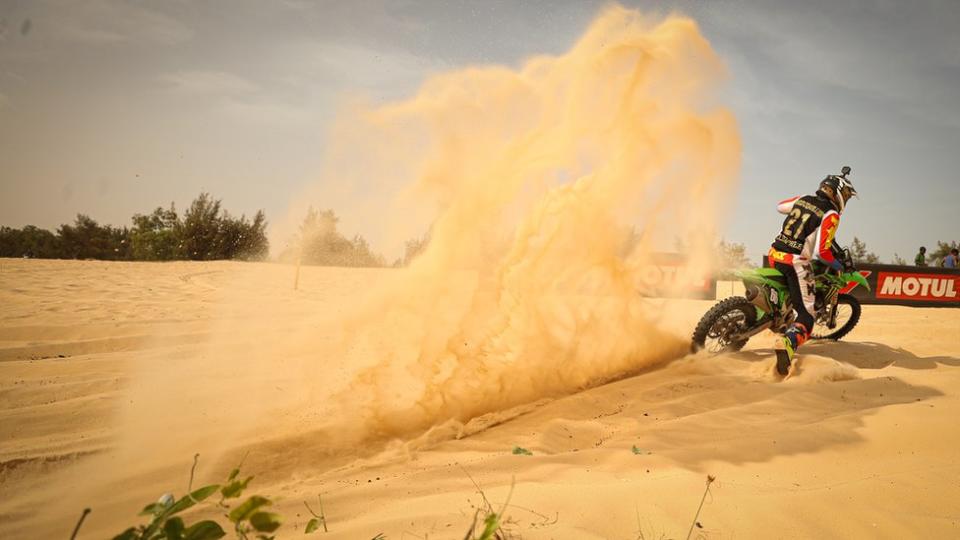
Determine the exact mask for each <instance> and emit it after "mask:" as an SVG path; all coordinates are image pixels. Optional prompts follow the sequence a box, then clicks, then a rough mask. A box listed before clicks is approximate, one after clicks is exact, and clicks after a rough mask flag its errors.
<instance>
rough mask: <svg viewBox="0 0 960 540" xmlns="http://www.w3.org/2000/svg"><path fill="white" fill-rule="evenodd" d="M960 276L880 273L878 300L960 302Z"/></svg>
mask: <svg viewBox="0 0 960 540" xmlns="http://www.w3.org/2000/svg"><path fill="white" fill-rule="evenodd" d="M958 291H960V276H951V275H945V274H908V273H901V272H880V274H879V275H878V276H877V298H896V299H901V300H932V301H936V302H956V301H958V300H960V294H958Z"/></svg>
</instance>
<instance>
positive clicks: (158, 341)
mask: <svg viewBox="0 0 960 540" xmlns="http://www.w3.org/2000/svg"><path fill="white" fill-rule="evenodd" d="M395 272H396V271H392V270H351V269H338V268H305V269H304V273H303V275H302V276H301V282H300V290H298V291H293V290H292V279H293V276H292V269H291V268H290V267H287V266H282V265H270V264H240V263H226V262H218V263H167V264H128V263H101V262H73V261H21V260H3V261H0V306H2V310H0V403H2V408H0V440H2V441H3V442H2V446H0V537H3V538H14V539H16V538H65V537H67V536H69V532H70V530H71V529H72V526H73V524H74V522H75V520H76V518H77V517H78V516H79V513H80V511H81V509H82V508H84V507H85V506H90V507H92V508H93V513H92V514H91V515H90V516H89V518H88V520H87V523H86V524H85V526H84V528H83V530H82V532H81V535H80V538H102V537H105V536H110V535H111V534H112V533H117V532H119V531H120V530H122V529H123V528H124V527H125V526H127V525H130V524H134V523H136V522H137V518H136V512H137V511H138V510H139V509H140V508H141V507H142V506H143V505H144V504H145V503H147V502H149V501H152V500H154V499H156V497H157V496H159V495H160V494H161V493H163V492H166V491H174V492H176V493H183V491H184V490H185V488H186V483H187V478H188V476H189V470H190V465H191V462H192V456H193V453H194V452H199V453H200V454H201V462H200V467H199V472H198V482H208V481H209V482H214V481H218V480H220V479H221V478H222V477H223V475H224V474H225V473H226V471H227V470H228V469H229V468H231V467H232V466H233V465H235V464H236V462H237V461H238V460H239V459H240V458H241V457H242V456H243V455H244V454H247V453H248V452H249V456H248V458H247V460H246V462H245V463H244V469H245V470H246V471H248V472H249V473H250V474H254V475H256V478H255V480H254V482H253V483H252V485H251V488H252V490H253V491H255V492H258V493H263V494H266V495H269V496H272V497H274V498H275V499H276V500H277V501H278V506H277V511H279V512H280V513H281V514H283V515H284V516H285V517H286V524H285V525H284V527H283V528H282V529H280V538H291V537H297V536H299V535H301V534H302V529H303V526H304V525H305V523H306V521H307V519H308V517H309V516H308V515H307V513H306V511H305V509H304V507H303V504H302V501H304V500H309V501H314V500H315V499H316V496H317V494H323V498H324V507H325V510H326V514H327V517H328V520H329V526H330V533H327V534H324V536H325V537H330V538H372V537H373V536H375V535H376V534H377V533H381V532H382V533H384V534H385V535H386V536H387V537H388V538H462V536H463V534H464V532H465V531H466V529H467V527H468V526H469V524H470V522H471V520H472V518H473V515H474V511H475V509H476V508H478V507H480V506H481V505H482V503H483V499H482V497H481V495H480V494H479V493H478V491H477V488H476V487H475V485H474V482H476V484H477V485H479V486H480V487H482V489H483V492H484V494H485V495H486V497H487V498H488V499H489V501H490V502H491V503H492V504H494V505H500V504H502V503H503V502H505V500H506V499H507V496H508V492H510V486H511V484H512V485H513V488H512V495H511V496H510V499H509V502H510V504H509V506H508V507H507V509H506V514H507V516H508V518H509V521H508V526H507V527H506V529H507V530H508V531H510V532H512V533H513V534H516V535H518V536H522V537H523V538H637V537H638V535H639V534H640V533H641V532H642V534H643V535H644V537H645V538H659V537H660V536H661V534H662V535H665V536H666V537H673V538H683V537H685V536H686V533H687V529H688V528H689V527H690V524H691V519H692V517H693V515H694V513H695V511H696V508H697V505H698V504H699V501H700V497H701V496H702V494H703V490H704V487H705V479H706V476H707V475H708V474H709V475H713V476H715V477H716V478H717V480H716V482H715V483H714V484H713V486H712V487H711V490H710V495H709V496H708V497H707V499H706V502H705V504H704V507H703V510H702V512H701V514H700V518H699V522H700V525H701V527H697V528H696V529H695V537H696V535H699V537H706V538H733V537H737V538H906V537H915V538H950V537H956V536H957V534H960V515H958V512H957V508H958V507H960V504H958V503H960V485H958V484H957V481H956V479H957V478H958V473H960V465H958V464H957V462H956V457H957V455H958V454H957V450H956V449H957V447H958V445H960V435H958V432H957V430H956V429H954V427H955V425H956V418H957V415H958V413H960V401H958V395H960V394H958V392H957V390H956V388H957V387H958V384H957V383H958V382H960V381H958V379H960V370H958V369H957V368H958V366H960V347H958V346H957V344H956V339H957V336H958V335H960V313H958V312H957V311H955V310H948V309H943V310H936V309H910V308H900V307H881V306H868V307H865V308H864V316H863V319H862V321H861V324H860V326H859V327H858V328H857V329H856V331H855V332H854V333H853V334H852V335H851V336H850V338H849V341H845V342H841V343H813V344H810V345H809V346H807V347H805V348H804V350H803V353H804V354H803V360H802V362H801V364H800V366H799V369H798V370H797V372H796V373H795V374H794V376H792V377H791V378H789V379H787V380H786V381H782V382H781V381H779V380H778V379H777V378H776V377H775V376H774V374H773V366H772V359H771V358H772V356H771V352H770V350H769V348H768V347H769V343H770V339H768V337H766V336H760V337H759V338H757V339H755V340H753V341H752V342H751V343H750V344H749V346H748V347H747V349H746V350H745V351H743V352H740V353H737V354H730V355H724V356H721V357H713V358H710V357H706V356H700V355H696V356H685V357H678V358H674V359H673V360H670V361H666V362H664V363H661V364H659V365H656V366H652V367H645V368H642V369H640V370H639V372H638V373H635V374H633V375H632V376H628V377H626V378H623V379H620V380H616V381H614V382H609V383H608V384H603V385H601V386H597V387H592V388H583V389H582V390H581V391H577V392H574V393H572V394H569V395H543V396H540V398H539V399H536V400H534V401H533V402H532V403H529V404H526V405H521V406H519V407H514V408H511V409H507V410H497V411H492V412H489V413H487V414H484V415H481V416H480V417H478V418H474V419H473V420H471V421H469V422H466V423H463V422H460V421H457V420H450V421H447V422H445V423H441V424H439V425H436V426H434V427H433V428H432V429H430V430H429V431H428V432H426V433H419V434H417V433H412V434H409V436H404V437H402V438H397V439H393V438H390V437H387V436H378V434H377V433H374V432H370V431H363V429H362V427H361V424H360V423H358V422H359V421H358V418H360V417H362V416H364V415H363V414H361V413H360V411H354V413H355V415H354V416H351V414H350V411H349V409H346V408H344V405H343V403H340V404H337V405H336V407H334V405H335V403H334V402H333V401H332V400H334V396H337V395H342V394H343V392H344V391H346V390H349V389H350V388H356V387H354V386H351V384H352V383H351V381H352V380H353V377H355V376H356V374H357V373H358V372H360V371H362V370H363V368H364V367H366V366H369V365H375V364H376V359H375V358H374V359H372V358H367V357H365V351H366V350H370V351H375V350H379V349H378V348H377V347H378V345H377V344H376V343H375V341H376V336H372V337H368V338H367V339H368V340H369V341H367V342H366V343H365V342H363V341H358V342H351V343H350V344H346V345H345V344H344V340H343V333H344V326H343V324H342V320H343V317H344V315H345V314H347V313H349V312H351V310H353V309H354V308H355V307H356V305H357V304H358V303H362V302H361V301H360V299H362V298H363V293H364V292H365V291H367V290H368V289H370V288H371V286H372V285H373V284H375V283H378V282H382V281H384V280H389V279H391V276H392V275H393V274H394V273H395ZM709 304H710V303H709V302H704V301H672V302H666V301H661V300H656V301H651V302H650V306H649V307H650V309H656V310H659V311H661V312H664V313H665V312H671V313H673V314H674V315H675V316H672V317H670V318H664V324H665V325H666V326H667V327H668V328H666V330H665V331H668V332H671V333H674V334H676V335H678V336H683V335H686V334H687V333H688V332H689V329H690V328H691V327H692V325H693V324H694V322H695V321H696V319H697V318H698V317H699V315H700V314H701V313H702V312H703V311H704V310H705V309H707V307H708V306H709ZM344 347H348V348H349V354H348V355H347V357H345V358H347V359H349V361H347V360H344V359H343V358H337V357H335V356H332V355H330V356H328V355H327V353H332V352H333V351H343V350H344ZM334 414H335V415H338V416H332V415H334ZM518 446H519V447H522V448H525V449H527V450H529V451H530V452H531V453H532V455H515V454H513V453H512V450H513V449H514V448H515V447H518ZM634 449H636V450H634ZM253 491H251V492H253ZM215 514H216V512H215V510H213V509H211V508H206V509H201V510H199V511H196V512H195V513H194V514H193V517H199V516H201V515H215ZM316 534H323V533H316Z"/></svg>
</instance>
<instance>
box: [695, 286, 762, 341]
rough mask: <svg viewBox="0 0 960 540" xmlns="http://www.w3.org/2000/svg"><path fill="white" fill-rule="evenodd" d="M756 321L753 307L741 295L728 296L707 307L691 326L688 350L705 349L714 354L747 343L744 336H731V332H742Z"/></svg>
mask: <svg viewBox="0 0 960 540" xmlns="http://www.w3.org/2000/svg"><path fill="white" fill-rule="evenodd" d="M756 322H757V308H756V306H754V305H753V304H752V303H750V301H749V300H747V299H746V298H744V297H742V296H731V297H730V298H725V299H724V300H721V301H720V302H719V303H717V305H715V306H713V307H712V308H710V310H709V311H707V312H706V313H705V314H704V315H703V317H702V318H701V319H700V322H699V323H697V327H696V328H695V329H694V330H693V342H692V344H691V350H692V351H693V352H697V351H699V350H701V349H706V350H707V351H708V352H710V353H713V354H717V353H721V352H735V351H739V350H740V349H742V348H743V346H744V345H746V344H747V340H746V339H744V340H737V341H734V340H731V339H730V335H731V334H737V333H741V332H744V331H746V330H748V329H750V327H752V326H753V325H754V324H756Z"/></svg>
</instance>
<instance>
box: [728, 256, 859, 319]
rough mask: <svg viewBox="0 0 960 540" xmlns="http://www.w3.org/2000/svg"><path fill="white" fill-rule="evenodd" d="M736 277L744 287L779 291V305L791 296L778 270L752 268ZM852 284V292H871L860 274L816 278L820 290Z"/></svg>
mask: <svg viewBox="0 0 960 540" xmlns="http://www.w3.org/2000/svg"><path fill="white" fill-rule="evenodd" d="M734 275H735V276H737V277H738V278H740V279H741V280H742V281H743V283H744V285H749V284H754V285H765V286H767V287H770V288H771V289H773V290H775V291H777V296H778V299H779V302H778V303H779V305H781V306H782V305H785V301H786V298H787V296H788V295H789V294H790V291H789V289H788V287H787V280H786V277H785V276H784V275H783V273H782V272H780V271H779V270H777V269H776V268H751V269H744V270H737V271H735V272H734ZM851 284H853V286H852V287H850V290H853V289H854V288H856V287H857V286H863V288H865V289H867V290H868V291H869V290H870V284H869V283H867V278H865V277H863V275H862V274H861V273H860V272H844V273H842V274H840V275H836V274H833V273H830V272H821V273H818V274H817V276H816V287H817V289H818V290H823V289H827V288H829V287H831V286H834V287H836V288H837V289H843V288H846V287H847V286H849V285H851ZM847 292H849V291H847ZM757 315H758V317H759V316H762V315H763V310H761V309H759V308H757Z"/></svg>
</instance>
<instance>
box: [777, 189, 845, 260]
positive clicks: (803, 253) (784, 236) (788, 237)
mask: <svg viewBox="0 0 960 540" xmlns="http://www.w3.org/2000/svg"><path fill="white" fill-rule="evenodd" d="M777 210H778V211H779V212H780V213H781V214H787V218H786V219H785V220H784V221H783V227H782V228H781V229H780V234H778V235H777V238H776V239H775V240H774V241H773V246H772V249H771V250H770V258H771V260H776V261H779V262H785V263H792V262H794V259H800V260H799V261H797V262H804V261H811V260H814V259H819V260H821V261H823V262H824V263H826V264H827V265H829V266H832V267H835V268H836V267H837V266H840V263H839V262H838V261H837V259H836V257H834V255H833V252H832V251H831V250H830V247H831V245H832V244H833V237H834V236H835V235H836V233H837V227H839V226H840V214H839V213H838V212H837V210H836V208H835V207H834V205H833V202H831V201H830V200H829V199H827V198H825V197H821V196H818V195H806V196H804V197H794V198H792V199H787V200H785V201H781V202H780V203H779V204H778V205H777Z"/></svg>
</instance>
